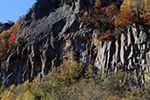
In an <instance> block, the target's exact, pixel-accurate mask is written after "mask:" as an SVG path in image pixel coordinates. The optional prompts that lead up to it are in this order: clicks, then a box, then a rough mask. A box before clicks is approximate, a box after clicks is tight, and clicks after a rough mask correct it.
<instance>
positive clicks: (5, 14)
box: [0, 0, 36, 23]
mask: <svg viewBox="0 0 150 100" xmlns="http://www.w3.org/2000/svg"><path fill="white" fill-rule="evenodd" d="M35 2H36V0H0V22H2V23H5V22H7V20H10V21H13V22H16V21H17V19H18V18H19V16H22V15H25V14H26V13H27V11H28V10H29V8H31V7H32V5H33V4H34V3H35Z"/></svg>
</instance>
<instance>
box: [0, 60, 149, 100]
mask: <svg viewBox="0 0 150 100" xmlns="http://www.w3.org/2000/svg"><path fill="white" fill-rule="evenodd" d="M83 66H84V64H82V63H77V62H71V63H64V64H63V65H61V66H60V67H58V68H57V70H56V69H53V72H50V73H49V74H48V75H46V76H45V77H44V80H43V82H40V78H39V79H38V80H37V78H35V79H34V80H33V81H32V82H29V80H27V81H26V82H24V83H23V84H20V85H17V86H15V85H14V84H13V85H11V86H10V87H5V86H1V87H0V93H1V95H0V98H1V100H70V99H71V100H91V99H92V100H93V99H98V100H102V99H105V100H106V99H108V100H121V99H122V100H129V99H137V100H138V99H142V98H144V99H150V98H149V96H150V94H149V89H150V84H149V82H150V80H147V81H145V86H144V87H145V88H143V87H142V88H138V84H137V83H136V81H135V78H134V72H126V71H122V70H119V71H117V72H116V73H114V72H108V73H107V74H106V73H105V74H102V73H101V74H98V75H96V74H95V71H94V67H93V66H92V65H89V66H88V67H86V68H84V67H83ZM145 75H147V78H150V77H149V76H148V75H149V74H145Z"/></svg>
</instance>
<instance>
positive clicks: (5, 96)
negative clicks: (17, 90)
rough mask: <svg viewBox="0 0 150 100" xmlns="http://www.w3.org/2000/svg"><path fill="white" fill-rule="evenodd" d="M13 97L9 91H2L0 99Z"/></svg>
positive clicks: (10, 99)
mask: <svg viewBox="0 0 150 100" xmlns="http://www.w3.org/2000/svg"><path fill="white" fill-rule="evenodd" d="M13 99H14V94H13V93H12V92H11V91H7V90H6V91H4V92H3V93H2V94H1V100H13Z"/></svg>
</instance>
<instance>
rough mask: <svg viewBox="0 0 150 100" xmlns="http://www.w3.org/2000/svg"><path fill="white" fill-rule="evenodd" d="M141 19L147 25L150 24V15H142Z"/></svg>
mask: <svg viewBox="0 0 150 100" xmlns="http://www.w3.org/2000/svg"><path fill="white" fill-rule="evenodd" d="M139 17H140V18H141V19H143V20H142V21H143V22H145V23H146V24H148V22H149V21H150V15H149V14H148V13H144V14H141V15H140V16H139Z"/></svg>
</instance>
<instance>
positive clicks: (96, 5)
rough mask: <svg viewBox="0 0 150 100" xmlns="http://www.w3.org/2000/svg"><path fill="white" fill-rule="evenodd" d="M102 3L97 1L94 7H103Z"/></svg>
mask: <svg viewBox="0 0 150 100" xmlns="http://www.w3.org/2000/svg"><path fill="white" fill-rule="evenodd" d="M101 3H102V2H101V1H100V0H97V1H96V2H95V5H94V7H95V8H96V7H98V8H99V7H100V6H101Z"/></svg>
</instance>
